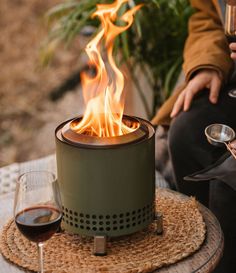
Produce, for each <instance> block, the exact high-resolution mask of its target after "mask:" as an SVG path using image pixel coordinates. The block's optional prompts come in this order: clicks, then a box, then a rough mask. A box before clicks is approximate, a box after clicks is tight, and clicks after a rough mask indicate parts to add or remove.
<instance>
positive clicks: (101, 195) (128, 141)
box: [56, 116, 155, 237]
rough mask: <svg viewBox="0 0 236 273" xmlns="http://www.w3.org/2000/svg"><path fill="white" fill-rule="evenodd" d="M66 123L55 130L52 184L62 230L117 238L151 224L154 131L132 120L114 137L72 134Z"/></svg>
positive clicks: (148, 126)
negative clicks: (133, 125)
mask: <svg viewBox="0 0 236 273" xmlns="http://www.w3.org/2000/svg"><path fill="white" fill-rule="evenodd" d="M80 119H81V118H76V119H73V120H68V121H66V122H64V123H62V124H61V125H59V126H58V128H57V129H56V154H57V169H58V182H59V186H60V190H61V195H62V203H63V212H64V216H63V228H65V230H67V231H68V232H71V233H76V234H80V235H89V236H98V235H101V236H109V237H113V236H121V235H127V234H131V233H133V232H136V231H139V230H141V229H143V228H145V227H147V226H148V225H149V224H150V223H151V222H152V221H153V220H154V213H155V208H154V201H155V158H154V150H155V149H154V145H155V137H154V134H155V132H154V128H153V127H152V125H151V124H150V123H149V122H147V121H145V120H143V119H141V118H136V117H130V116H124V117H123V121H124V122H125V123H126V124H129V123H133V122H138V124H139V127H138V129H136V130H135V131H134V132H132V133H129V134H126V135H123V136H118V137H106V138H99V137H92V136H87V135H82V134H77V133H75V132H74V131H72V130H71V129H70V124H71V122H78V121H80Z"/></svg>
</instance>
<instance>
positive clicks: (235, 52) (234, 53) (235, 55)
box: [229, 43, 236, 60]
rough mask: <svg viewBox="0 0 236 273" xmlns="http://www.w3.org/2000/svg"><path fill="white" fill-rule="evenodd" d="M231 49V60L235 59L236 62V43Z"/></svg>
mask: <svg viewBox="0 0 236 273" xmlns="http://www.w3.org/2000/svg"><path fill="white" fill-rule="evenodd" d="M229 48H230V49H231V50H232V53H231V55H230V56H231V58H232V59H233V60H236V43H231V44H230V45H229Z"/></svg>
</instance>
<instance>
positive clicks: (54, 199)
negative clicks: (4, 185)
mask: <svg viewBox="0 0 236 273" xmlns="http://www.w3.org/2000/svg"><path fill="white" fill-rule="evenodd" d="M14 217H15V223H16V225H17V227H18V229H19V231H20V232H21V233H22V234H23V235H24V236H25V237H26V238H27V239H29V240H30V241H33V242H35V243H37V246H38V257H39V273H43V272H44V270H43V243H44V241H46V240H48V239H49V238H51V236H52V235H53V234H54V233H55V232H56V231H57V230H58V228H59V226H60V222H61V219H62V206H61V199H60V193H59V189H58V186H57V182H56V179H55V176H54V174H52V173H50V172H47V171H32V172H27V173H24V174H22V175H21V176H20V177H19V178H18V180H17V183H16V192H15V201H14Z"/></svg>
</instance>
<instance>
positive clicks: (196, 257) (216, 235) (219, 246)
mask: <svg viewBox="0 0 236 273" xmlns="http://www.w3.org/2000/svg"><path fill="white" fill-rule="evenodd" d="M55 166H56V164H55V156H54V155H52V156H49V157H45V158H42V159H39V160H34V161H30V162H26V163H22V164H13V165H10V166H7V167H4V168H0V228H2V226H3V225H4V224H5V223H6V222H7V220H8V219H9V218H11V217H12V211H13V198H14V192H13V189H14V181H15V179H16V177H17V176H18V175H19V173H22V172H25V171H29V170H50V171H54V172H55ZM156 184H157V185H158V186H162V187H165V186H166V184H165V181H163V179H162V178H161V177H160V176H157V183H156ZM166 191H168V189H166ZM4 192H5V193H4ZM176 194H178V195H179V193H176ZM181 197H182V198H188V197H186V196H184V195H181ZM200 210H201V212H202V215H203V217H204V220H205V222H206V226H207V237H206V240H205V242H204V244H203V246H202V247H201V248H200V250H199V251H197V252H196V253H195V254H193V255H192V256H190V257H188V258H186V259H184V260H182V261H180V262H178V263H176V264H174V265H171V266H168V267H164V268H162V269H159V270H157V271H155V272H156V273H210V272H212V271H213V269H214V268H215V266H216V265H217V263H218V261H219V260H220V257H221V255H222V252H223V245H224V237H223V233H222V231H221V228H220V225H219V223H218V221H217V219H216V218H215V216H214V215H213V214H212V213H211V212H210V211H209V210H208V209H207V208H206V207H204V206H203V205H201V206H200ZM6 272H7V273H20V272H24V271H23V270H21V269H19V268H17V267H16V266H14V265H11V264H9V263H8V262H7V261H6V260H5V259H4V258H3V257H2V256H1V255H0V273H6Z"/></svg>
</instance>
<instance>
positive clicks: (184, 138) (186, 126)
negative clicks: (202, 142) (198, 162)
mask: <svg viewBox="0 0 236 273" xmlns="http://www.w3.org/2000/svg"><path fill="white" fill-rule="evenodd" d="M187 116H188V113H181V114H180V115H179V116H177V117H176V118H175V119H174V120H173V122H172V123H171V126H170V130H169V134H168V146H169V150H170V152H171V153H172V152H175V151H183V150H185V149H186V148H187V147H188V145H189V143H188V142H189V140H190V137H191V136H190V134H191V133H190V131H191V128H190V126H191V125H190V123H189V122H188V121H187V120H188V117H187Z"/></svg>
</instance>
